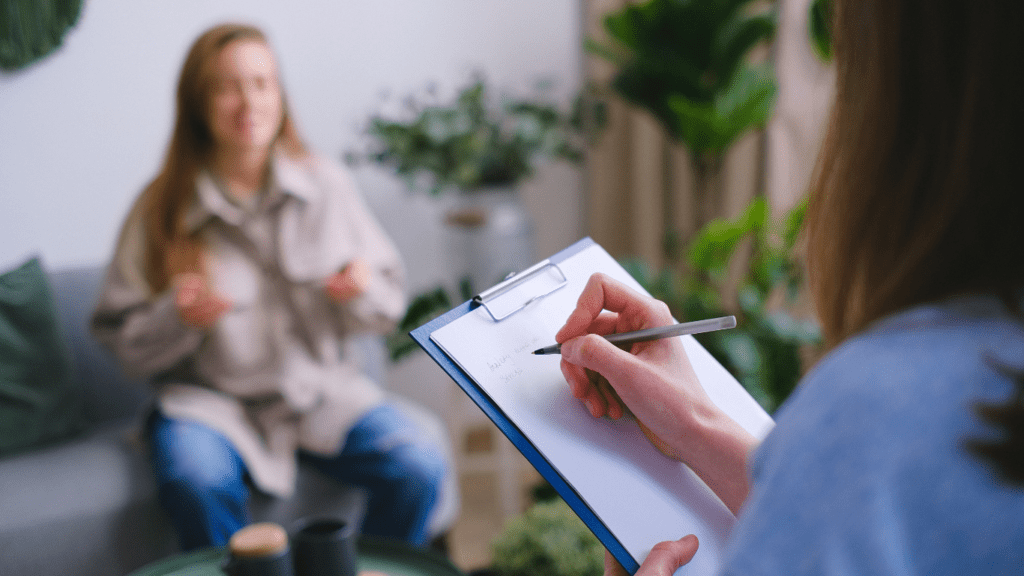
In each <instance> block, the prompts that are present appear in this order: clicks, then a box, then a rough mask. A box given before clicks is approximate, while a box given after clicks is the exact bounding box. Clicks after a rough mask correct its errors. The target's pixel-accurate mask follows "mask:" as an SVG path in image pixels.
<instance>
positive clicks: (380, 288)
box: [336, 170, 406, 333]
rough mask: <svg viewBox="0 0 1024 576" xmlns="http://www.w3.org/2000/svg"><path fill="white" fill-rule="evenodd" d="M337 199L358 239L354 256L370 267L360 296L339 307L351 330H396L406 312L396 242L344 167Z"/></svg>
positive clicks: (347, 326) (403, 277)
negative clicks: (368, 282)
mask: <svg viewBox="0 0 1024 576" xmlns="http://www.w3.org/2000/svg"><path fill="white" fill-rule="evenodd" d="M340 177H341V179H342V181H341V183H342V185H341V186H339V194H338V197H337V198H336V199H337V200H339V201H341V202H342V203H344V210H342V211H340V212H342V213H344V214H345V220H346V225H349V226H352V227H353V228H354V230H353V236H354V238H355V239H356V242H355V244H356V247H357V248H356V253H355V255H354V257H358V258H362V259H363V260H365V261H366V263H367V264H368V265H369V268H370V284H369V286H368V288H367V290H366V291H365V292H364V293H363V294H362V295H360V296H358V297H356V298H353V299H352V300H350V301H348V302H344V303H341V304H338V305H337V306H336V309H337V311H338V317H339V321H340V323H341V325H342V326H343V328H344V330H345V331H347V332H375V333H386V332H390V331H391V330H394V328H395V326H396V325H397V323H398V321H399V320H401V319H402V316H403V315H404V313H405V306H406V298H405V266H404V264H403V263H402V259H401V256H400V255H399V253H398V250H397V248H395V245H394V243H393V242H392V241H391V239H390V238H389V237H388V236H387V234H386V233H385V232H384V230H383V228H381V226H380V224H379V223H378V222H377V220H376V218H374V216H373V213H372V212H371V211H370V209H369V207H368V206H367V205H366V202H365V200H364V199H363V197H362V195H361V194H360V193H359V191H358V189H357V187H356V185H355V181H354V179H353V178H352V177H351V175H349V174H348V172H347V171H344V170H342V171H341V174H340Z"/></svg>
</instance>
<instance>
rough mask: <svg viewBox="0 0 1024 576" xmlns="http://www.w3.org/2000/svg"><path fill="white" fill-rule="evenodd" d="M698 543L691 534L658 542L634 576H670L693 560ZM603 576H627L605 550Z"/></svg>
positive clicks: (617, 562)
mask: <svg viewBox="0 0 1024 576" xmlns="http://www.w3.org/2000/svg"><path fill="white" fill-rule="evenodd" d="M698 546H699V543H698V542H697V537H696V536H694V535H693V534H690V535H689V536H684V537H683V538H680V539H679V540H669V541H667V542H659V543H657V544H655V545H654V548H652V549H651V553H650V554H648V555H647V558H645V559H644V562H643V564H641V565H640V569H639V570H637V571H636V574H635V576H672V574H673V573H675V571H676V570H677V569H678V568H679V567H680V566H682V565H684V564H686V563H688V562H689V561H690V560H693V556H694V555H695V554H696V553H697V548H698ZM604 574H605V576H628V574H629V573H628V572H626V570H625V569H624V568H623V567H622V565H621V564H619V561H618V560H616V559H615V557H614V556H612V555H611V553H610V552H608V551H607V550H606V551H605V553H604Z"/></svg>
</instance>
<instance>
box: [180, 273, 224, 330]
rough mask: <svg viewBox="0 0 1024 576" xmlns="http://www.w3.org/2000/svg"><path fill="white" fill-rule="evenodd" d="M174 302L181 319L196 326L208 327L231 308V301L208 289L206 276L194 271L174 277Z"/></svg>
mask: <svg viewBox="0 0 1024 576" xmlns="http://www.w3.org/2000/svg"><path fill="white" fill-rule="evenodd" d="M173 286H174V287H175V294H174V303H175V304H176V305H177V307H178V313H179V314H180V315H181V319H182V321H184V322H185V323H186V324H188V325H189V326H194V327H196V328H209V327H210V326H213V325H214V324H215V323H216V322H217V320H218V319H220V317H221V316H223V315H224V313H225V312H227V311H228V310H229V309H230V308H231V303H230V302H228V301H227V300H225V299H224V298H221V297H220V296H218V295H217V294H216V293H215V292H213V290H211V289H210V287H209V285H208V284H207V282H206V278H205V277H204V276H203V275H202V274H198V273H195V272H185V273H182V274H178V275H177V276H175V277H174V281H173Z"/></svg>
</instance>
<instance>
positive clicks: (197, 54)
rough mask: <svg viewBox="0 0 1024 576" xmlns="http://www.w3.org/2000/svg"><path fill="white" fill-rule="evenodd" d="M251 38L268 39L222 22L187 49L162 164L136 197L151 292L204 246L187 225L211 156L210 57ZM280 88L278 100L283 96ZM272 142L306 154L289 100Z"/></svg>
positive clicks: (190, 266) (190, 264)
mask: <svg viewBox="0 0 1024 576" xmlns="http://www.w3.org/2000/svg"><path fill="white" fill-rule="evenodd" d="M239 40H254V41H257V42H262V43H264V44H267V45H269V43H268V42H267V38H266V36H265V35H264V34H263V32H261V31H260V30H259V29H258V28H255V27H253V26H249V25H245V24H222V25H219V26H215V27H213V28H211V29H209V30H207V31H206V32H204V33H203V34H201V35H200V36H199V37H198V38H197V39H196V41H195V42H194V43H193V44H192V47H191V48H190V49H189V52H188V55H187V56H186V57H185V62H184V64H183V65H182V67H181V74H180V75H179V77H178V89H177V97H176V116H175V121H174V132H173V134H172V135H171V142H170V145H169V146H168V149H167V155H166V157H165V159H164V162H163V166H162V167H161V168H160V171H159V173H158V174H157V176H156V178H154V179H153V181H152V182H150V184H149V185H148V186H147V187H146V189H145V190H144V191H143V193H142V196H141V197H140V199H139V202H140V206H139V207H140V208H141V210H142V219H143V225H144V228H145V277H146V281H147V282H148V283H149V285H150V288H151V289H152V290H153V291H154V292H160V291H162V290H163V289H165V288H166V287H167V285H168V284H169V282H170V279H171V277H172V276H173V275H174V274H175V273H178V272H186V271H188V272H198V271H199V268H200V256H201V252H202V246H201V242H200V240H199V238H197V237H194V236H191V235H189V234H188V232H187V231H186V229H185V226H184V219H185V214H186V212H187V211H188V208H189V206H190V204H191V202H192V200H193V199H194V197H195V182H196V177H197V176H198V175H199V172H200V170H201V169H202V167H203V166H204V165H206V164H207V163H208V162H209V161H210V159H211V156H212V153H213V149H214V140H213V136H212V134H211V133H210V128H209V126H208V125H207V123H208V110H209V102H210V98H211V94H212V91H213V87H214V86H213V84H214V83H213V80H214V78H213V69H212V68H213V63H214V62H215V61H216V59H217V56H218V55H219V54H220V53H221V51H222V50H223V49H224V48H225V47H226V46H227V45H228V44H230V43H232V42H235V41H239ZM283 93H284V91H283V89H282V100H284V95H283ZM275 145H276V146H277V147H278V148H281V149H282V150H283V151H285V152H286V153H288V154H291V155H293V156H302V155H305V153H306V150H305V147H304V145H303V144H302V141H301V139H300V138H299V136H298V132H297V131H296V129H295V125H294V123H293V122H292V119H291V114H290V113H289V111H288V106H287V101H286V100H284V103H283V120H282V122H281V127H280V131H279V132H278V136H277V140H276V142H275Z"/></svg>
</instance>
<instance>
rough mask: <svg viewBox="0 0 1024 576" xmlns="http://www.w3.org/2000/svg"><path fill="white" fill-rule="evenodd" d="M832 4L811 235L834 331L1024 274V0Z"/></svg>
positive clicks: (823, 309)
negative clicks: (828, 95)
mask: <svg viewBox="0 0 1024 576" xmlns="http://www.w3.org/2000/svg"><path fill="white" fill-rule="evenodd" d="M833 9H834V11H835V14H834V18H835V20H834V21H835V25H834V30H835V60H836V73H837V91H836V101H835V104H834V107H833V111H832V118H831V124H830V126H829V131H828V133H827V135H826V140H825V145H824V147H823V151H822V156H821V158H820V159H819V164H818V168H817V173H816V176H815V181H814V183H813V186H812V195H811V199H810V206H809V211H808V236H807V240H808V269H809V270H808V273H809V280H810V286H811V291H812V294H813V297H814V300H815V304H816V306H817V308H818V314H819V318H820V320H821V322H822V327H823V332H824V334H825V336H826V339H827V341H828V342H829V344H830V345H835V344H836V343H838V342H839V341H841V340H843V339H845V338H846V337H848V336H850V335H852V334H854V333H856V332H858V331H860V330H862V329H863V328H865V327H866V326H867V325H868V324H870V323H871V322H873V321H875V320H877V319H879V318H881V317H883V316H885V315H887V314H890V313H892V312H895V311H897V310H899V309H902V308H905V307H907V306H911V305H913V304H918V303H923V302H928V301H934V300H937V299H940V298H943V297H947V296H951V295H955V294H959V293H966V292H972V291H986V292H997V293H1000V294H1003V295H1007V294H1008V293H1009V292H1011V291H1013V290H1015V289H1017V288H1019V287H1021V286H1024V262H1022V259H1024V258H1022V255H1024V225H1022V223H1021V219H1022V216H1024V194H1022V193H1021V185H1020V183H1019V181H1020V176H1019V171H1020V169H1019V166H1020V164H1021V163H1022V161H1024V140H1022V138H1024V89H1022V86H1024V83H1020V82H1017V81H1016V78H1015V77H1014V75H1015V71H1016V70H1018V69H1019V67H1020V58H1021V56H1022V55H1024V35H1021V34H1020V29H1021V25H1022V24H1024V4H1021V3H1018V2H974V1H971V0H959V1H955V0H902V1H895V0H834V7H833Z"/></svg>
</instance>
